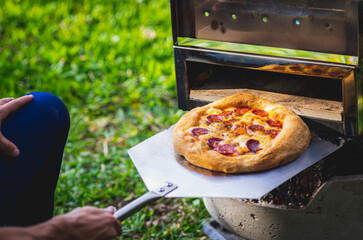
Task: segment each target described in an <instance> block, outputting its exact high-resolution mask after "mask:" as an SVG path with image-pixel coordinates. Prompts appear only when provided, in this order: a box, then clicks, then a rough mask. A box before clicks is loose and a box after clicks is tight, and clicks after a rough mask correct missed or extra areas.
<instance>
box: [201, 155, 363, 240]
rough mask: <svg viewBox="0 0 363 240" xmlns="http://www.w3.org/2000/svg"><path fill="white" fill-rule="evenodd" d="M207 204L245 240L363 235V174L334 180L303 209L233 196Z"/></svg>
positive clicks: (334, 239) (224, 224) (337, 239)
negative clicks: (248, 201) (248, 200)
mask: <svg viewBox="0 0 363 240" xmlns="http://www.w3.org/2000/svg"><path fill="white" fill-rule="evenodd" d="M341 160H344V159H341ZM204 204H205V207H206V208H207V210H208V212H209V213H210V215H211V216H212V217H213V219H215V220H216V221H217V222H218V223H219V224H221V225H222V227H223V228H224V229H227V230H228V231H230V232H233V233H235V234H238V235H239V236H240V237H242V238H245V239H279V240H291V239H293V240H307V239H313V240H315V239H329V240H341V239H362V236H363V228H362V225H363V175H351V176H340V177H334V178H332V179H330V180H329V181H328V182H325V183H324V185H322V186H321V187H320V188H319V189H317V192H316V193H314V195H313V196H312V199H311V201H310V203H309V204H308V205H307V206H305V207H303V208H295V209H286V208H283V207H280V206H277V205H267V204H265V205H263V204H258V203H245V202H244V201H243V200H241V199H230V198H228V199H221V198H204Z"/></svg>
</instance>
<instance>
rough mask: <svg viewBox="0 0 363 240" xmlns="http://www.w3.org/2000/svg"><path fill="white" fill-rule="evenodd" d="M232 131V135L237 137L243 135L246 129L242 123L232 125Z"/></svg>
mask: <svg viewBox="0 0 363 240" xmlns="http://www.w3.org/2000/svg"><path fill="white" fill-rule="evenodd" d="M232 130H233V132H234V133H236V134H238V135H241V134H244V133H245V132H246V128H245V125H244V124H243V123H242V124H237V125H234V126H233V127H232Z"/></svg>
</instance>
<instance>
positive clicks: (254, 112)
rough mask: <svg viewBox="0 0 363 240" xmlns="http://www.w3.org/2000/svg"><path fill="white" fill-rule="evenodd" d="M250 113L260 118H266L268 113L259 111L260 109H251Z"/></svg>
mask: <svg viewBox="0 0 363 240" xmlns="http://www.w3.org/2000/svg"><path fill="white" fill-rule="evenodd" d="M252 113H253V114H255V115H257V116H260V117H267V116H268V112H266V111H264V110H260V109H253V110H252Z"/></svg>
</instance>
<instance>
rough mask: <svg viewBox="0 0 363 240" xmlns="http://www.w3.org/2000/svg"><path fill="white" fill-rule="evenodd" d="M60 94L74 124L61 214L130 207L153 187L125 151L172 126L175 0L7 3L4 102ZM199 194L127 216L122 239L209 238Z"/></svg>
mask: <svg viewBox="0 0 363 240" xmlns="http://www.w3.org/2000/svg"><path fill="white" fill-rule="evenodd" d="M32 91H47V92H51V93H54V94H56V95H58V96H59V97H60V98H61V99H62V100H63V101H64V102H65V104H66V105H67V107H68V109H69V111H70V114H71V129H70V133H69V137H68V142H67V145H66V149H65V154H64V159H63V165H62V169H61V174H60V179H59V182H58V186H57V189H56V196H55V214H62V213H65V212H68V211H70V210H72V209H74V208H76V207H79V206H84V205H93V206H97V207H106V206H108V205H115V206H117V207H121V206H123V205H124V204H125V203H127V202H129V201H130V200H132V199H133V198H135V197H137V196H140V195H141V194H143V193H145V192H146V188H145V185H144V184H143V182H142V180H141V178H140V176H139V174H138V172H137V171H136V169H135V168H134V165H133V163H132V161H131V160H130V158H129V156H128V155H127V150H128V149H129V148H130V147H132V146H134V145H136V144H137V143H139V142H141V141H143V140H145V139H147V138H149V137H150V136H152V135H154V134H155V133H157V132H159V131H161V130H163V129H165V128H167V127H169V126H170V125H172V124H174V123H175V122H176V121H177V120H178V119H179V118H180V116H181V115H182V114H183V112H182V111H181V110H178V108H177V102H176V86H175V76H174V60H173V52H172V33H171V23H170V7H169V1H168V0H107V1H98V0H88V1H86V0H84V1H71V0H63V1H46V0H42V1H40V0H38V1H36V0H3V1H0V98H2V97H7V96H13V97H19V96H21V95H23V94H26V93H28V92H32ZM208 217H209V215H208V213H207V212H206V210H205V208H204V205H203V202H202V200H201V199H166V198H165V199H161V200H159V201H157V202H156V203H155V204H154V205H150V206H148V207H147V208H145V209H143V210H141V211H139V212H138V213H136V214H135V215H133V216H132V217H130V218H128V219H127V220H125V221H124V222H123V235H122V237H123V238H124V239H203V238H206V237H205V236H204V235H203V233H202V222H203V220H204V219H206V218H208Z"/></svg>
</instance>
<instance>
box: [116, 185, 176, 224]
mask: <svg viewBox="0 0 363 240" xmlns="http://www.w3.org/2000/svg"><path fill="white" fill-rule="evenodd" d="M176 188H178V187H177V186H176V185H174V184H172V183H169V182H167V183H166V184H165V185H162V186H160V187H159V188H157V189H156V190H153V191H150V192H147V193H145V194H144V195H142V196H140V197H138V198H136V199H135V200H133V201H132V202H130V203H129V204H127V205H126V206H124V207H122V208H120V209H119V210H117V211H116V212H115V213H114V214H113V216H114V217H115V218H117V219H119V220H120V221H122V220H125V219H126V218H127V217H129V216H131V215H132V214H134V213H135V212H137V211H138V210H140V209H141V208H143V207H145V206H146V205H147V204H149V203H151V202H153V201H155V200H157V199H159V198H161V197H164V196H165V195H167V194H168V193H170V192H171V191H173V190H175V189H176Z"/></svg>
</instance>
